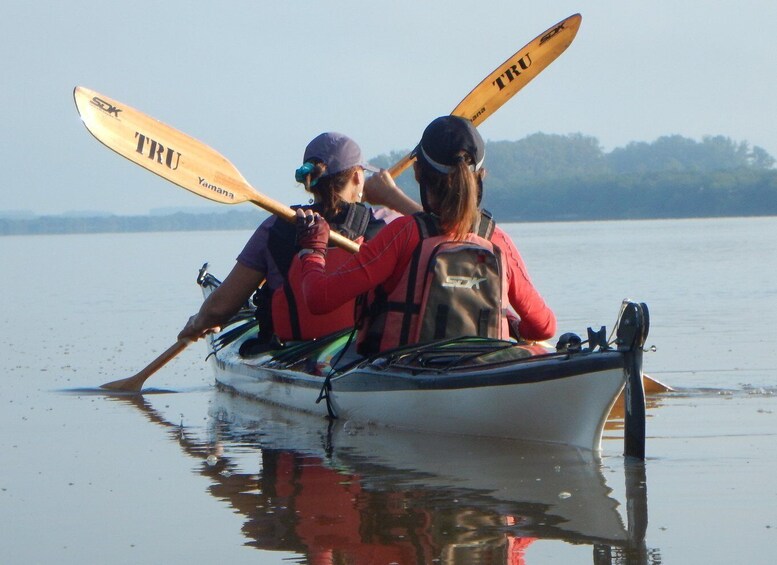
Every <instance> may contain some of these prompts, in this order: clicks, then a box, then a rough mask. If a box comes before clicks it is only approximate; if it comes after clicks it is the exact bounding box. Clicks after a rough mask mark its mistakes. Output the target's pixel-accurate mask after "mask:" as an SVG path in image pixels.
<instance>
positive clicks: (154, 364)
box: [100, 339, 191, 392]
mask: <svg viewBox="0 0 777 565" xmlns="http://www.w3.org/2000/svg"><path fill="white" fill-rule="evenodd" d="M189 343H191V341H190V340H188V339H179V340H178V341H176V342H175V343H174V344H173V345H171V346H170V347H168V348H167V349H166V350H165V351H164V353H162V354H161V355H160V356H159V357H157V358H156V359H154V360H153V361H151V363H149V364H148V365H146V367H145V368H143V369H142V370H141V371H140V372H138V373H136V374H135V375H132V376H131V377H127V378H126V379H119V380H117V381H111V382H109V383H105V384H104V385H100V388H102V389H105V390H112V391H116V392H140V390H141V389H142V388H143V383H145V382H146V379H148V378H149V377H150V376H151V375H153V374H154V373H156V372H157V371H158V370H159V369H161V368H162V367H164V366H165V365H166V364H167V363H168V362H169V361H171V360H172V359H173V358H174V357H176V356H177V355H178V354H179V353H180V352H181V351H183V350H184V349H186V346H187V345H189Z"/></svg>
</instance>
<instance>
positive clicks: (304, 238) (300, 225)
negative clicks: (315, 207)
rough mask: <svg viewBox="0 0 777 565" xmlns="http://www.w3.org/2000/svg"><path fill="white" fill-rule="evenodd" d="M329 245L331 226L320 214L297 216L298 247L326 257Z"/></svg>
mask: <svg viewBox="0 0 777 565" xmlns="http://www.w3.org/2000/svg"><path fill="white" fill-rule="evenodd" d="M328 243H329V224H328V223H327V221H326V220H325V219H324V218H322V217H321V216H320V215H318V214H314V215H312V216H304V217H299V216H297V246H299V247H300V249H310V250H312V251H315V252H317V253H320V254H321V255H323V256H324V257H326V247H327V244H328Z"/></svg>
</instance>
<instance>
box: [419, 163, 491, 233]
mask: <svg viewBox="0 0 777 565" xmlns="http://www.w3.org/2000/svg"><path fill="white" fill-rule="evenodd" d="M418 163H419V167H420V174H419V179H418V180H419V184H420V186H421V194H422V197H423V200H424V209H425V210H426V211H427V212H432V213H435V214H437V216H438V217H439V218H440V227H442V229H443V230H444V231H445V233H448V234H450V235H451V236H452V237H453V239H455V240H461V239H464V238H465V237H466V235H467V234H468V233H470V232H471V231H472V227H473V226H474V225H475V222H476V221H477V218H478V205H479V203H480V194H481V190H482V189H481V187H482V178H483V171H482V169H481V170H478V171H473V169H474V163H473V161H472V157H471V156H470V155H469V154H468V153H465V152H461V153H459V154H458V156H457V159H456V164H455V165H453V166H452V167H450V169H451V170H450V172H448V173H441V172H439V171H437V170H435V169H434V168H433V167H432V166H430V165H429V163H427V162H426V160H425V159H423V158H421V159H419V160H418Z"/></svg>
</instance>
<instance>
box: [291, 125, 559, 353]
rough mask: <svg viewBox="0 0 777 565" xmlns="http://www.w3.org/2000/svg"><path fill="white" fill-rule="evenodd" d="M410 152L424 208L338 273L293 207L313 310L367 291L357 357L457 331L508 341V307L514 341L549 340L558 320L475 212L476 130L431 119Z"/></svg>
mask: <svg viewBox="0 0 777 565" xmlns="http://www.w3.org/2000/svg"><path fill="white" fill-rule="evenodd" d="M415 156H416V162H415V164H414V170H415V178H416V180H417V181H418V183H419V186H420V192H421V200H422V203H423V212H418V213H415V214H413V215H411V216H404V217H401V218H399V219H397V220H394V221H393V222H391V223H390V224H389V225H388V226H387V227H385V228H384V229H383V230H382V231H381V232H380V233H379V234H378V235H377V236H376V237H375V238H374V239H372V240H371V241H369V242H367V243H365V244H364V245H362V247H361V249H360V250H359V252H358V253H357V254H355V255H354V256H353V257H351V258H350V259H349V260H348V261H346V262H345V263H344V264H343V265H341V266H340V267H339V268H338V269H336V270H335V271H334V272H330V273H326V272H325V267H326V247H327V237H328V236H327V234H328V230H329V227H328V225H327V223H326V221H325V220H324V219H323V218H321V217H320V216H319V215H317V214H315V213H314V212H313V211H303V210H298V211H297V216H298V228H297V237H298V243H299V245H300V247H301V248H302V250H301V251H300V254H299V255H300V258H301V260H302V291H303V295H304V299H305V301H306V303H307V305H308V307H309V308H310V310H311V312H313V313H314V314H324V313H326V312H328V311H330V310H332V309H334V308H337V307H338V306H339V305H341V304H343V303H344V302H347V301H349V300H352V299H353V298H354V297H356V296H359V295H361V294H364V293H366V292H368V291H371V292H370V296H369V300H368V305H367V308H366V309H365V311H364V312H363V315H362V323H361V327H360V332H359V340H358V347H357V349H358V352H359V353H360V354H362V355H368V354H373V353H377V352H380V351H385V350H387V349H391V348H393V347H397V346H402V345H406V344H412V343H417V342H422V341H428V340H431V339H441V338H450V337H458V336H463V335H480V336H483V337H496V338H501V339H507V338H508V312H509V310H508V308H510V307H511V308H512V309H514V311H515V313H517V315H518V317H519V318H520V321H517V320H516V322H517V323H516V326H517V333H518V334H519V337H520V338H523V339H526V340H530V341H535V340H544V339H548V338H550V337H552V336H553V335H554V333H555V331H556V320H555V316H554V315H553V312H552V311H551V310H550V308H548V306H547V305H546V304H545V301H544V300H543V299H542V297H541V296H540V294H539V293H538V292H537V290H536V289H535V288H534V286H533V285H532V283H531V280H530V278H529V275H528V273H527V271H526V267H525V265H524V262H523V260H522V259H521V256H520V254H519V253H518V250H517V249H516V247H515V245H514V244H513V242H512V241H511V240H510V238H509V236H507V235H506V234H505V233H504V232H503V231H502V230H501V229H499V228H498V227H496V226H495V224H494V223H493V220H492V219H491V216H490V214H488V212H486V211H484V210H480V209H479V204H480V197H481V194H482V181H483V177H484V174H485V171H484V169H483V168H482V165H483V158H484V144H483V140H482V138H481V137H480V134H479V133H478V132H477V130H476V129H475V127H474V126H473V125H472V124H471V122H469V121H468V120H465V119H463V118H458V117H455V116H443V117H441V118H437V119H436V120H434V121H433V122H432V123H431V124H429V126H428V127H427V128H426V130H425V131H424V134H423V136H422V138H421V142H420V143H419V145H418V146H417V147H416V150H415ZM387 177H388V175H387V174H385V173H382V175H381V178H383V180H384V182H385V183H386V185H387V189H388V188H391V189H393V188H395V187H393V188H392V187H390V186H389V185H392V184H393V183H392V182H391V181H390V180H389V179H388V178H387ZM394 207H395V208H400V207H399V206H394ZM410 208H412V207H409V206H408V207H405V209H404V210H401V211H406V212H410V211H411V209H410Z"/></svg>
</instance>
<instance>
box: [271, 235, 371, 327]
mask: <svg viewBox="0 0 777 565" xmlns="http://www.w3.org/2000/svg"><path fill="white" fill-rule="evenodd" d="M363 239H364V238H361V237H360V238H358V239H356V240H355V241H356V243H361V242H362V240H363ZM352 255H353V254H352V253H350V252H348V251H344V250H343V249H337V248H334V249H333V248H330V249H328V250H327V254H326V270H325V272H327V273H331V272H334V271H335V270H337V268H338V267H340V265H342V264H343V263H345V262H346V261H347V260H348V259H349V258H350V257H351V256H352ZM302 296H303V294H302V262H301V261H300V259H299V257H297V256H295V257H294V259H293V260H292V262H291V266H290V267H289V272H288V275H287V276H286V280H285V281H284V283H283V286H282V287H280V288H278V289H276V290H275V292H274V293H273V296H272V317H273V330H274V331H275V335H277V336H278V338H279V339H280V340H281V341H300V340H309V339H316V338H319V337H323V336H325V335H329V334H332V333H334V332H338V331H340V330H344V329H346V328H352V327H353V326H354V324H355V322H354V314H355V311H356V299H354V300H349V301H348V302H346V303H345V304H343V305H342V306H339V307H338V308H335V309H334V310H332V311H331V312H329V313H327V314H321V315H318V314H312V313H311V312H310V309H309V308H308V307H307V304H305V301H304V300H302V298H301V297H302ZM298 297H299V298H298Z"/></svg>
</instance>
